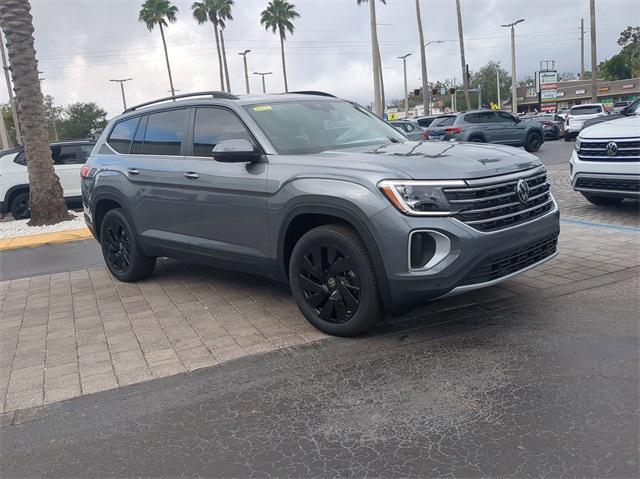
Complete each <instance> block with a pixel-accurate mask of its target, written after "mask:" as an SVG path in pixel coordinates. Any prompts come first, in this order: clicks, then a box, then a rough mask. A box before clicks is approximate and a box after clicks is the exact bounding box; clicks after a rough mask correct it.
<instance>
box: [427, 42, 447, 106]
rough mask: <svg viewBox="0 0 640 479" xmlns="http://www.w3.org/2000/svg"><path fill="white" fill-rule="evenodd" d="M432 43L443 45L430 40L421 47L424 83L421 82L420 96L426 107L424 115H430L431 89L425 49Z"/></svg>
mask: <svg viewBox="0 0 640 479" xmlns="http://www.w3.org/2000/svg"><path fill="white" fill-rule="evenodd" d="M432 43H444V42H443V41H442V40H432V41H430V42H427V43H425V44H424V45H423V47H422V49H423V51H424V71H423V73H422V74H423V75H424V81H423V82H422V95H423V97H424V98H423V99H424V102H425V107H426V108H425V110H424V114H425V115H431V88H429V77H428V74H427V47H428V46H429V45H431V44H432ZM425 85H426V89H427V91H425Z"/></svg>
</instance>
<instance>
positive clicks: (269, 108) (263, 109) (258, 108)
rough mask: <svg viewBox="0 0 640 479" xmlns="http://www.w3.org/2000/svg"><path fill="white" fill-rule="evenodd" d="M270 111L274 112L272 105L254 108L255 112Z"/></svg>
mask: <svg viewBox="0 0 640 479" xmlns="http://www.w3.org/2000/svg"><path fill="white" fill-rule="evenodd" d="M269 110H273V108H271V105H260V106H254V107H253V111H269Z"/></svg>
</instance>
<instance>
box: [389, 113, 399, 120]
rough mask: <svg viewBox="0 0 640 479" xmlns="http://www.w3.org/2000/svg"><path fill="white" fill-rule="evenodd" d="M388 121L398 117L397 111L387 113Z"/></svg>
mask: <svg viewBox="0 0 640 479" xmlns="http://www.w3.org/2000/svg"><path fill="white" fill-rule="evenodd" d="M388 118H389V121H393V120H397V119H398V114H397V113H389V116H388Z"/></svg>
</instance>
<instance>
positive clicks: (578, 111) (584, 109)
mask: <svg viewBox="0 0 640 479" xmlns="http://www.w3.org/2000/svg"><path fill="white" fill-rule="evenodd" d="M596 113H602V107H601V106H599V105H594V106H574V107H573V108H572V109H571V111H570V112H569V114H570V115H573V116H577V115H595V114H596Z"/></svg>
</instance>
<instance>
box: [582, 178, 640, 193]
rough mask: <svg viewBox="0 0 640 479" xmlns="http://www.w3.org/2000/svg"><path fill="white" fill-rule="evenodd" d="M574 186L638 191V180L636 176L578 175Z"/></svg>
mask: <svg viewBox="0 0 640 479" xmlns="http://www.w3.org/2000/svg"><path fill="white" fill-rule="evenodd" d="M575 188H577V189H586V190H601V191H629V192H632V193H640V180H638V178H628V179H627V178H603V177H591V176H578V178H577V180H576V185H575Z"/></svg>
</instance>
